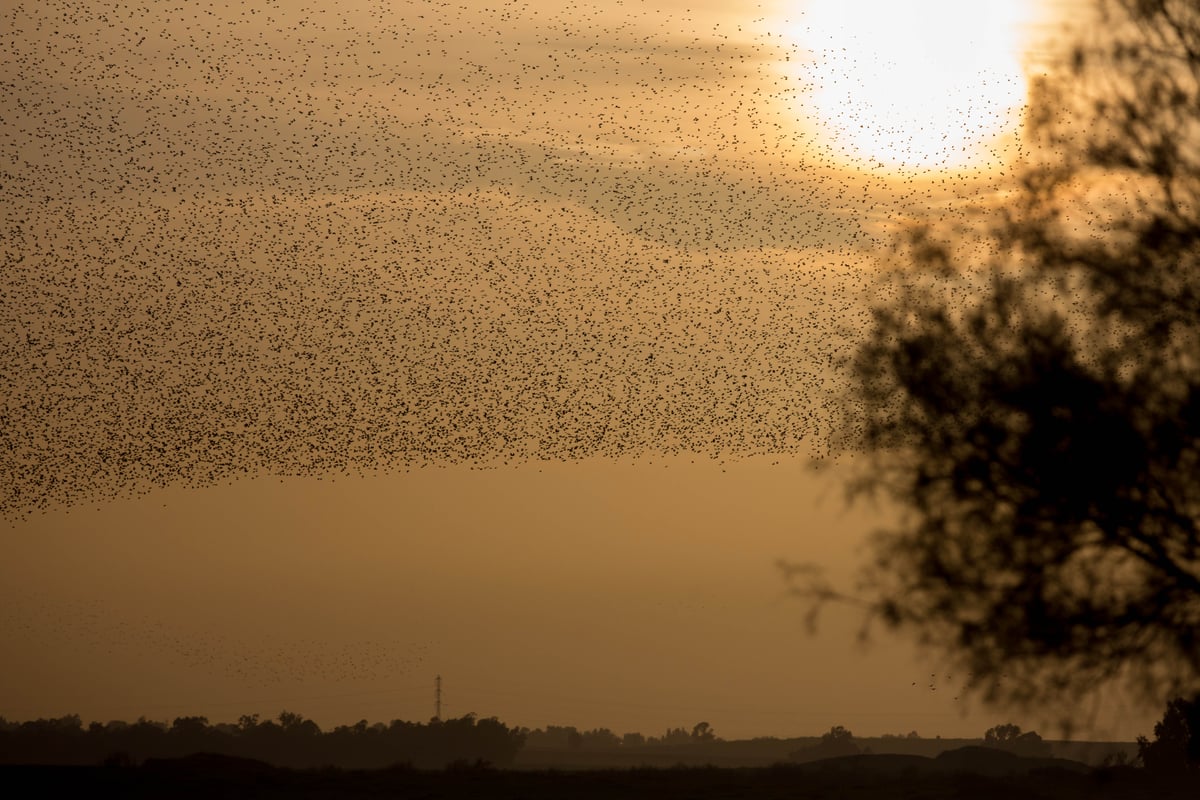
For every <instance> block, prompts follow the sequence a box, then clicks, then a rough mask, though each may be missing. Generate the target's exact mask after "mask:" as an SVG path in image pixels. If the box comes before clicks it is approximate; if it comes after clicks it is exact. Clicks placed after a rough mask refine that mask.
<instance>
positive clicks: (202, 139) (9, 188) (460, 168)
mask: <svg viewBox="0 0 1200 800" xmlns="http://www.w3.org/2000/svg"><path fill="white" fill-rule="evenodd" d="M883 5H884V6H887V5H889V4H886V3H885V4H883ZM992 5H994V6H995V8H993V7H992ZM992 5H989V4H983V6H982V7H984V8H985V9H991V10H992V11H994V12H995V14H992V15H991V16H985V20H991V21H990V22H986V24H985V23H977V24H976V29H975V30H966V31H964V32H960V35H961V36H962V37H966V38H967V39H970V38H971V37H974V38H975V39H977V40H978V41H979V42H981V43H990V44H989V45H988V46H989V47H995V48H998V49H995V50H994V51H993V50H987V49H981V50H977V51H975V52H988V53H993V55H992V56H990V58H991V60H990V61H986V62H985V63H980V64H976V65H975V66H974V67H972V68H971V69H973V70H975V72H972V71H971V70H967V71H965V72H963V73H962V75H965V76H966V78H964V79H969V78H971V76H972V75H975V74H978V75H983V76H985V77H986V78H987V79H988V80H992V81H994V82H995V83H994V89H993V90H988V92H987V93H985V94H981V95H977V96H975V99H977V100H980V102H981V104H982V106H984V108H983V111H982V112H981V114H982V116H978V115H977V116H972V117H971V118H970V119H969V124H964V125H955V124H951V123H952V122H953V121H954V120H955V119H958V118H959V117H958V116H956V115H961V114H966V113H967V112H966V111H964V110H962V109H960V108H959V107H958V106H956V105H955V104H954V103H947V104H945V105H944V106H943V107H942V108H941V109H940V110H939V111H938V113H936V114H929V115H926V117H925V123H920V124H918V122H914V120H920V119H921V116H920V115H919V114H918V115H916V116H914V114H913V111H912V108H911V107H898V106H897V107H895V108H891V110H888V111H885V110H883V109H882V108H881V103H882V102H883V101H881V100H879V97H880V96H882V95H876V96H872V95H871V94H870V92H869V91H866V90H864V91H861V92H860V91H858V90H857V89H855V88H854V87H855V86H857V85H861V84H863V82H864V81H865V82H866V83H867V84H871V81H872V80H873V78H872V76H877V75H878V74H879V73H878V71H877V67H878V65H877V64H876V65H875V66H874V67H871V68H870V69H863V68H861V67H862V64H861V60H862V56H861V54H856V53H855V52H853V46H852V45H851V44H850V43H849V40H847V41H843V40H842V39H841V38H840V37H841V35H842V34H841V33H839V31H841V30H843V29H844V27H845V25H846V21H845V20H842V21H838V20H837V19H834V20H833V21H832V22H830V17H829V15H828V12H829V9H831V8H833V6H832V5H830V4H827V3H815V4H813V5H808V4H805V3H803V2H797V3H793V4H790V5H787V6H784V5H782V4H764V5H761V6H757V7H753V8H749V9H748V10H742V9H741V8H736V7H731V6H730V5H729V4H716V3H713V4H700V3H682V2H679V3H675V2H671V3H654V4H650V3H638V2H619V0H613V1H611V2H602V3H598V4H582V3H577V4H570V5H566V6H563V5H561V4H557V3H555V4H539V3H507V4H502V5H495V4H484V3H470V4H465V5H460V4H437V3H428V2H403V3H402V2H396V3H390V2H340V3H336V4H326V5H322V6H319V7H318V6H315V5H313V4H308V3H302V2H281V3H266V4H261V5H259V4H256V7H255V8H243V7H242V6H241V5H239V4H230V5H229V6H225V5H221V4H208V3H188V4H183V5H179V6H175V5H169V4H159V3H151V4H149V6H148V7H141V6H135V5H119V6H114V7H112V8H102V7H99V6H95V5H91V4H86V5H85V7H80V6H78V5H75V4H69V3H57V2H48V3H38V4H31V3H23V4H17V5H16V6H14V7H11V8H9V9H8V10H6V11H5V12H4V13H3V17H2V19H0V52H2V55H0V74H2V78H0V80H3V82H4V87H5V97H4V108H5V113H4V114H3V115H2V117H3V123H0V142H2V144H0V158H2V162H3V167H0V169H2V172H0V180H2V185H3V190H2V191H3V196H4V203H3V204H2V207H0V217H2V224H3V232H4V233H3V259H4V262H5V267H4V270H3V273H0V291H2V292H3V297H4V301H3V303H2V304H0V358H2V359H3V368H0V377H2V378H3V380H4V381H5V389H4V396H5V399H4V403H5V405H4V414H5V418H4V424H3V426H0V427H2V429H3V432H2V433H0V442H2V444H3V446H2V447H0V451H2V452H3V455H2V456H0V507H2V508H3V510H4V511H5V515H6V518H7V522H6V523H5V528H4V534H3V536H4V552H5V557H4V559H3V561H2V562H0V608H3V611H2V612H0V635H2V636H3V638H4V640H5V642H6V645H5V658H4V667H3V669H2V670H0V715H3V716H5V717H8V718H9V719H27V718H34V717H38V716H57V715H62V714H68V713H79V714H81V715H82V716H83V717H84V719H97V720H101V721H105V720H108V719H136V718H137V717H138V716H142V715H146V716H148V717H150V718H169V717H173V716H176V715H183V714H203V715H206V716H208V717H209V718H210V719H213V720H224V719H234V718H236V717H237V716H238V715H240V714H250V713H262V714H264V715H265V716H274V715H275V714H277V713H278V712H279V710H280V709H282V708H288V709H290V710H294V711H296V712H299V713H302V714H304V715H306V716H308V717H311V718H313V719H315V720H316V721H318V722H319V723H320V724H322V725H331V724H342V723H347V722H354V721H356V720H358V719H362V718H366V719H369V720H372V721H375V720H390V719H393V718H402V719H415V720H423V719H428V718H429V717H430V716H432V713H433V706H432V703H433V697H432V695H433V682H434V676H435V675H437V674H440V675H442V676H443V681H444V691H445V706H444V713H446V714H454V715H457V714H465V713H467V712H476V713H478V714H480V715H483V716H492V715H495V716H498V717H500V718H501V719H502V720H504V721H505V722H506V723H509V724H512V725H526V726H530V727H537V726H544V725H547V724H566V725H576V726H578V727H579V728H581V729H585V728H591V727H600V726H604V727H609V728H612V729H613V730H615V731H618V732H625V731H642V732H644V733H647V734H649V733H660V732H661V731H662V730H664V729H666V728H667V727H670V726H684V725H686V726H687V727H689V728H690V727H691V725H693V724H694V723H696V722H698V721H700V720H705V721H708V722H710V723H711V724H712V726H713V728H714V729H715V730H716V731H717V733H718V734H719V735H721V736H722V737H724V738H737V737H749V736H758V735H778V736H788V735H808V734H815V733H819V732H821V731H824V730H827V729H828V728H829V727H830V726H832V725H845V726H847V727H849V728H851V729H852V730H853V731H854V732H855V733H856V734H860V735H873V734H880V733H898V732H907V731H909V730H912V729H916V730H918V731H920V732H921V733H922V735H926V736H933V735H937V734H940V735H943V736H954V735H964V736H978V735H981V734H982V732H983V730H985V729H986V728H988V727H990V726H991V725H994V724H996V723H998V722H1004V721H1014V722H1017V723H1019V724H1022V725H1024V726H1026V727H1030V726H1032V725H1036V724H1038V723H1039V722H1040V721H1039V720H1036V719H1025V718H1023V717H1021V716H1019V715H1013V714H1005V713H1002V712H997V711H990V710H981V709H977V708H973V709H965V708H963V707H962V706H963V704H962V703H961V702H960V701H958V700H956V699H955V698H956V695H957V692H956V691H955V687H956V686H957V685H959V684H958V683H956V682H955V681H956V680H958V681H961V680H962V676H959V677H958V678H957V679H956V678H955V677H954V676H945V675H940V670H939V668H938V666H937V664H936V663H929V662H927V661H924V660H922V659H921V658H920V657H919V656H918V655H917V654H916V652H915V651H914V649H913V648H912V647H911V646H910V645H909V644H907V643H903V642H896V641H892V640H890V639H887V638H886V637H884V638H877V639H876V641H875V643H874V644H873V646H871V647H870V648H867V649H865V650H864V649H863V648H861V647H859V646H858V645H856V642H855V633H856V630H857V626H858V622H859V620H858V619H857V618H856V617H855V615H854V614H853V613H850V612H838V613H833V614H831V615H829V616H828V617H826V618H825V619H824V620H823V624H822V627H821V632H820V635H819V636H817V637H815V638H814V637H811V636H808V635H806V634H805V632H804V620H803V609H802V608H801V607H800V606H799V605H798V604H797V603H795V602H794V601H792V600H790V599H789V598H788V597H787V596H786V594H785V588H784V583H783V581H782V580H781V579H780V576H779V574H778V572H777V570H776V567H775V562H776V561H777V560H778V559H781V558H783V559H789V560H795V561H801V560H804V561H808V560H812V561H822V562H825V563H827V564H830V565H831V567H832V569H833V571H834V573H835V574H841V575H847V574H849V572H850V570H851V568H852V566H853V564H854V563H855V561H856V558H857V556H858V553H859V547H860V545H861V543H862V541H863V539H864V536H865V534H866V533H867V532H868V531H869V530H870V529H871V528H872V527H873V526H876V525H879V524H881V523H882V522H884V521H886V519H887V509H868V508H856V509H855V510H854V511H853V512H848V511H846V510H845V509H844V508H843V506H842V503H841V487H840V483H839V480H838V478H839V473H838V469H837V468H833V469H831V470H830V471H828V472H826V473H823V474H820V475H818V474H814V473H813V472H811V471H809V470H808V469H806V466H805V465H806V464H807V462H808V460H809V459H810V458H812V457H814V456H820V455H822V454H823V453H825V452H826V451H827V450H828V447H829V445H830V442H831V437H835V436H836V433H837V431H836V430H835V429H833V425H834V422H835V417H834V415H833V412H832V409H833V408H834V405H833V403H834V400H833V398H835V397H836V396H837V393H838V391H839V389H840V383H839V375H838V372H837V369H836V365H837V363H838V359H839V358H840V357H842V356H844V355H846V354H847V353H848V352H849V348H850V347H851V346H852V344H853V342H854V341H855V336H856V332H857V331H860V330H861V329H862V326H863V325H864V324H866V322H867V320H868V315H867V314H868V302H869V299H870V295H869V291H868V290H869V287H870V286H871V277H872V275H873V274H874V270H875V269H877V268H878V265H877V263H876V262H875V260H874V259H875V254H876V252H877V251H878V247H879V245H880V244H881V243H882V242H884V241H886V236H887V234H888V232H889V231H890V230H892V226H893V225H894V224H895V223H897V222H901V221H904V220H907V219H913V218H918V217H921V216H923V215H929V214H931V213H934V214H943V215H951V214H955V213H958V209H959V208H961V207H963V206H964V205H965V204H967V203H987V202H989V201H990V198H993V197H994V196H995V192H997V191H998V190H999V189H1000V188H1001V180H1002V173H1003V172H1004V171H1005V168H1006V164H1008V163H1009V161H1010V159H1012V158H1015V157H1016V155H1017V154H1018V153H1019V151H1020V138H1019V129H1018V128H1017V127H1016V125H1017V120H1018V119H1019V103H1020V99H1021V98H1022V97H1023V92H1024V80H1025V78H1026V77H1027V75H1026V72H1022V71H1021V70H1022V69H1024V70H1026V71H1027V70H1028V69H1030V67H1029V66H1028V65H1029V64H1031V63H1033V62H1035V61H1036V60H1037V58H1035V56H1037V55H1038V54H1039V53H1040V52H1041V51H1038V50H1037V46H1042V45H1037V46H1035V42H1042V43H1043V44H1044V36H1045V34H1046V32H1047V31H1050V30H1052V29H1054V26H1055V25H1056V24H1057V23H1056V20H1059V19H1060V18H1061V14H1062V11H1061V9H1060V8H1059V7H1057V6H1054V7H1052V6H1048V5H1038V4H1036V3H1032V2H1030V3H1028V4H1011V6H1010V5H1008V4H999V3H997V4H992ZM1001 6H1003V9H1001V10H997V9H1000V7H1001ZM1018 7H1019V8H1020V9H1022V10H1021V13H1020V14H1016V15H1015V16H1014V15H1013V14H1011V13H1009V11H1010V10H1011V9H1012V8H1018ZM1022 14H1024V16H1022ZM822 15H824V16H822ZM864 17H865V18H870V14H864ZM996 19H998V20H1000V22H999V23H995V25H994V29H993V23H994V22H995V20H996ZM817 20H822V21H821V24H820V25H817V24H816V22H815V21H817ZM864 24H865V20H864ZM967 27H968V28H969V27H970V25H968V26H967ZM858 33H859V34H861V35H856V36H854V37H851V38H852V39H853V41H854V42H857V43H858V45H857V46H862V44H863V43H870V42H877V41H880V39H879V38H878V37H879V34H878V30H877V29H872V28H870V27H869V26H867V27H864V28H863V29H862V30H860V31H859V32H858ZM950 35H951V34H950V33H949V32H946V31H941V30H939V32H938V33H937V37H935V38H938V39H944V38H946V37H948V36H950ZM806 37H807V38H806ZM901 44H903V43H901ZM927 45H928V43H927ZM848 46H849V47H850V48H851V49H849V50H847V49H846V48H847V47H848ZM981 47H982V45H981ZM926 49H928V48H926ZM902 51H903V48H901V49H900V50H898V51H897V52H902ZM1042 55H1044V53H1043V54H1042ZM929 63H932V64H934V65H935V66H934V67H932V68H930V67H929V66H928V64H929ZM939 63H942V62H939V61H938V60H937V59H933V60H932V61H928V62H927V63H926V66H925V67H924V68H925V69H933V73H932V74H937V75H942V74H943V73H944V72H945V71H946V68H943V67H938V66H936V65H937V64H939ZM872 70H875V71H874V72H873V71H872ZM929 74H930V73H926V74H924V76H923V77H922V74H921V73H916V75H917V78H921V80H918V79H917V78H911V76H910V79H908V80H907V82H905V80H904V79H903V78H902V77H901V78H897V77H896V75H895V74H893V73H889V76H890V77H889V80H899V81H900V82H901V83H903V84H904V85H907V86H911V87H915V88H914V92H913V94H912V95H911V102H912V103H915V104H917V105H918V107H919V106H920V103H922V102H925V101H924V100H923V98H926V97H927V96H928V92H929V87H928V86H927V85H926V83H923V82H922V80H926V79H928V78H929ZM962 75H960V76H959V77H960V78H961V77H962ZM847 86H849V87H850V88H849V89H847V88H846V87H847ZM922 87H923V88H922ZM955 87H956V88H955V92H957V93H958V94H957V95H955V92H950V93H949V94H951V95H954V96H956V97H957V96H960V95H961V96H964V97H965V96H967V95H969V94H970V93H971V91H972V89H971V85H960V84H955ZM995 87H998V88H995ZM918 89H919V90H918ZM847 92H849V94H848V95H847ZM894 94H895V93H894V92H891V93H887V94H886V96H887V97H893V95H894ZM942 94H943V95H945V94H946V92H942ZM842 95H847V96H852V97H854V98H855V102H854V103H851V104H842V105H840V106H839V103H838V102H837V101H836V99H835V100H834V101H831V100H830V98H837V97H840V96H842ZM899 105H903V104H902V103H901V104H899ZM839 108H840V109H841V111H840V112H839V110H838V109H839ZM976 111H978V109H976ZM971 113H972V114H974V113H975V112H974V111H972V112H971ZM871 120H873V121H874V122H875V123H877V124H878V128H877V129H875V130H874V131H873V132H871V133H870V134H869V135H867V136H866V137H865V138H864V135H862V134H859V133H854V134H853V135H851V134H848V133H847V131H857V130H859V128H861V126H862V125H863V123H864V121H871ZM914 125H917V126H918V128H919V129H918V130H912V128H913V126H914ZM921 125H925V127H921ZM939 126H940V127H939ZM964 130H965V131H966V132H967V136H966V137H965V138H963V136H962V133H963V131H964ZM898 132H899V133H898ZM900 134H902V135H900ZM951 134H952V135H953V136H955V137H959V138H956V139H954V140H953V142H952V144H951V145H950V146H946V145H943V144H941V142H943V140H944V137H945V136H946V135H951ZM931 143H932V144H931ZM873 148H875V149H873ZM864 293H867V294H865V295H864ZM931 675H932V676H934V678H935V681H934V682H935V683H936V684H937V691H930V689H929V688H928V685H929V683H930V676H931ZM939 676H940V677H939ZM914 681H916V682H917V683H918V687H917V688H915V689H914V688H913V682H914ZM1000 717H1003V718H1000ZM1089 720H1090V723H1089V725H1085V726H1083V729H1082V730H1079V729H1077V735H1079V734H1081V735H1085V736H1086V735H1092V736H1095V737H1097V738H1104V737H1117V736H1124V737H1132V736H1133V735H1134V734H1136V733H1138V732H1144V731H1145V730H1146V729H1147V728H1148V723H1147V722H1146V721H1145V720H1141V719H1129V718H1127V717H1126V716H1124V715H1123V712H1122V709H1121V708H1120V707H1119V704H1114V705H1113V706H1112V707H1109V708H1104V709H1095V710H1094V712H1089Z"/></svg>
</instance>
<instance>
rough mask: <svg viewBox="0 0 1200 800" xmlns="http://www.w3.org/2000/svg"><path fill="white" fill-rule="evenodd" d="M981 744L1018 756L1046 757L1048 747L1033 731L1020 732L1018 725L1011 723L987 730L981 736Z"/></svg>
mask: <svg viewBox="0 0 1200 800" xmlns="http://www.w3.org/2000/svg"><path fill="white" fill-rule="evenodd" d="M983 744H984V745H985V746H986V747H995V748H996V749H998V750H1007V751H1008V752H1010V753H1016V754H1017V755H1020V756H1048V755H1050V746H1049V745H1048V744H1046V743H1045V741H1043V740H1042V737H1041V736H1040V735H1039V734H1038V733H1037V732H1035V731H1025V732H1024V733H1022V732H1021V726H1020V725H1014V724H1012V723H1011V722H1010V723H1008V724H1006V725H997V726H995V727H993V728H988V729H987V731H986V732H985V733H984V734H983Z"/></svg>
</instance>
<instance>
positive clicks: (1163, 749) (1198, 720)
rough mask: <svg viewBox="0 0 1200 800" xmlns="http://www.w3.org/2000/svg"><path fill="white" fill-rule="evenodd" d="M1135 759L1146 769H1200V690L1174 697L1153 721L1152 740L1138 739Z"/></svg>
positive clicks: (1171, 772)
mask: <svg viewBox="0 0 1200 800" xmlns="http://www.w3.org/2000/svg"><path fill="white" fill-rule="evenodd" d="M1137 745H1138V759H1139V760H1141V762H1142V765H1143V766H1145V768H1146V769H1147V770H1151V771H1153V772H1158V773H1164V774H1169V775H1179V774H1184V773H1189V772H1191V773H1195V772H1197V771H1200V694H1197V695H1196V696H1194V697H1193V698H1192V699H1191V700H1185V699H1184V698H1182V697H1177V698H1175V699H1174V700H1172V701H1171V702H1170V703H1169V704H1167V711H1166V713H1165V714H1163V718H1162V721H1160V722H1156V723H1155V724H1154V741H1153V742H1151V741H1150V740H1148V739H1147V738H1146V737H1145V736H1139V737H1138V739H1137Z"/></svg>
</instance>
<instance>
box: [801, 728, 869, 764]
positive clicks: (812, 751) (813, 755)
mask: <svg viewBox="0 0 1200 800" xmlns="http://www.w3.org/2000/svg"><path fill="white" fill-rule="evenodd" d="M861 752H862V750H861V749H860V748H859V746H858V743H857V742H855V741H854V734H852V733H851V732H850V731H849V730H847V729H846V728H844V727H843V726H841V725H835V726H833V727H832V728H830V729H829V730H828V731H827V732H826V733H823V734H821V741H819V742H817V743H816V744H815V745H812V746H810V747H802V748H800V749H799V750H795V751H793V752H791V753H789V754H788V755H789V757H790V758H792V759H793V760H795V761H812V760H815V759H819V758H835V757H837V756H853V755H858V754H859V753H861Z"/></svg>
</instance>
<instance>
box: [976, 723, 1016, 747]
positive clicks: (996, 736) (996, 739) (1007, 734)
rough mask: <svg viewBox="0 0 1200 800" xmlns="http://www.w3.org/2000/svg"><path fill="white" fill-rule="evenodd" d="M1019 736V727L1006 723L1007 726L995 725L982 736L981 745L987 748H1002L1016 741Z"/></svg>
mask: <svg viewBox="0 0 1200 800" xmlns="http://www.w3.org/2000/svg"><path fill="white" fill-rule="evenodd" d="M1020 735H1021V726H1020V725H1013V724H1012V723H1008V724H1007V725H997V726H995V727H993V728H988V729H987V731H986V732H984V734H983V743H984V744H985V745H987V746H988V747H1004V746H1005V745H1007V744H1011V743H1012V742H1014V741H1016V738H1017V737H1018V736H1020Z"/></svg>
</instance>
